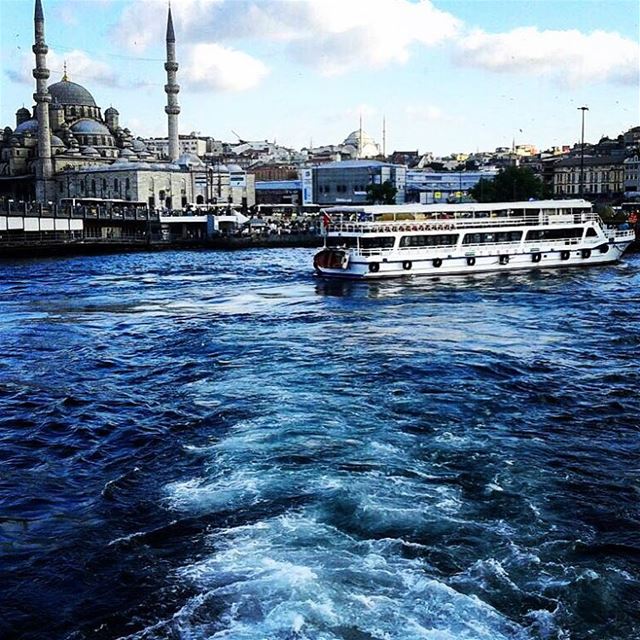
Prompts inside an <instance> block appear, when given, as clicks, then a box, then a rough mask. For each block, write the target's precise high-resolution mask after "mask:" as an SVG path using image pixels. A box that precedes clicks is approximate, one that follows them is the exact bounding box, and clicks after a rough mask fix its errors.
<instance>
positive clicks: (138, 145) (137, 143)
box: [131, 138, 147, 152]
mask: <svg viewBox="0 0 640 640" xmlns="http://www.w3.org/2000/svg"><path fill="white" fill-rule="evenodd" d="M131 146H132V147H133V150H134V151H136V152H140V151H146V150H147V145H146V144H145V143H144V140H141V139H140V138H136V139H135V140H134V141H133V142H132V143H131Z"/></svg>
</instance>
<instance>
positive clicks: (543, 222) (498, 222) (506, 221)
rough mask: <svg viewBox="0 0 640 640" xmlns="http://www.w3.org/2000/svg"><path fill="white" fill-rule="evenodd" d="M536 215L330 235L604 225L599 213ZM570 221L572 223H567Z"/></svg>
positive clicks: (352, 227)
mask: <svg viewBox="0 0 640 640" xmlns="http://www.w3.org/2000/svg"><path fill="white" fill-rule="evenodd" d="M557 217H558V218H559V219H554V218H555V216H553V215H546V214H545V215H535V216H524V217H518V218H515V217H514V218H512V217H507V216H500V217H494V218H489V217H487V218H442V219H431V220H402V221H397V220H396V221H393V220H392V221H377V220H376V221H366V222H354V221H346V220H337V221H333V222H331V223H330V224H329V226H328V228H327V231H328V232H329V233H357V234H363V233H401V232H417V231H429V232H430V231H450V230H453V229H469V228H483V227H526V226H529V227H531V226H558V225H563V224H564V225H566V224H585V223H586V222H592V221H595V222H600V217H599V216H598V214H596V213H580V214H573V215H571V216H569V215H563V216H557ZM567 218H569V219H567Z"/></svg>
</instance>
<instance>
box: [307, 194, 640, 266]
mask: <svg viewBox="0 0 640 640" xmlns="http://www.w3.org/2000/svg"><path fill="white" fill-rule="evenodd" d="M590 208H591V204H590V203H588V202H586V201H584V200H574V201H541V202H539V203H534V202H527V203H492V204H486V205H480V204H478V203H473V204H469V205H440V206H439V207H438V208H437V209H436V208H435V207H434V206H433V205H431V206H430V205H427V206H424V205H423V206H420V205H413V206H411V205H405V206H404V207H396V209H401V211H400V212H394V208H393V207H384V208H383V207H360V208H356V207H352V208H349V207H339V208H335V209H329V210H328V211H329V212H332V213H334V215H335V210H336V209H337V210H339V211H340V212H342V213H344V212H346V213H347V214H348V218H347V221H345V220H343V219H342V220H340V221H332V222H331V223H330V224H329V225H328V226H327V234H326V240H325V246H324V247H323V249H322V250H321V251H319V252H318V253H316V255H315V257H314V268H315V271H316V273H317V274H318V275H320V276H323V277H328V278H351V279H378V278H397V277H402V276H422V275H425V276H447V275H467V274H472V273H487V272H499V271H506V272H511V271H521V270H527V269H541V268H543V269H546V268H556V267H576V266H589V265H603V264H608V263H614V262H617V261H618V260H620V258H621V256H622V254H623V253H624V252H625V250H626V249H627V247H628V246H629V245H630V244H631V243H632V241H633V240H634V237H635V234H634V232H633V231H632V230H629V229H622V230H621V229H615V228H608V227H606V226H605V225H604V224H603V223H602V221H601V220H600V218H599V217H598V216H597V215H596V214H593V213H591V211H590ZM353 210H354V211H355V212H357V214H358V215H362V214H366V215H369V216H370V217H369V218H368V219H367V220H365V221H362V220H359V221H355V222H354V213H353ZM377 210H380V212H379V215H380V216H384V218H383V219H382V220H376V218H375V216H374V214H375V213H378V211H377ZM514 210H515V211H516V214H514ZM408 211H409V212H412V213H407V212H408ZM342 213H341V215H342ZM398 214H399V215H401V216H404V217H403V218H400V219H398V218H397V217H396V216H397V215H398ZM518 214H522V215H521V217H517V215H518ZM391 215H393V220H392V221H391V222H390V221H389V216H391ZM408 215H411V216H413V217H412V218H410V219H407V216H408ZM476 215H477V216H478V218H477V219H476V217H475V216H476ZM434 216H435V217H434ZM441 216H446V218H445V219H443V218H442V217H441ZM327 218H328V215H327Z"/></svg>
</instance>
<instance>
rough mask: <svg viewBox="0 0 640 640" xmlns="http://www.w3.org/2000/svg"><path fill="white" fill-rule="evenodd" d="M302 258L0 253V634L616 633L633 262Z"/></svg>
mask: <svg viewBox="0 0 640 640" xmlns="http://www.w3.org/2000/svg"><path fill="white" fill-rule="evenodd" d="M311 255H312V252H311V251H308V250H273V251H247V252H243V253H242V254H237V253H225V252H182V253H180V252H167V253H162V254H157V255H155V254H135V255H129V256H106V257H95V258H71V259H65V260H58V261H27V262H23V263H7V264H0V276H1V277H0V339H1V340H2V345H3V353H4V354H5V355H4V358H3V362H1V363H0V373H1V374H2V375H1V378H0V426H2V429H1V430H0V463H1V466H2V469H3V471H2V472H0V501H1V502H2V504H3V513H2V514H1V516H0V543H2V545H3V546H2V549H3V552H4V554H3V557H2V559H0V563H1V566H2V569H3V570H5V569H6V570H5V571H4V574H5V575H7V576H9V578H8V580H7V581H5V582H4V583H3V584H0V602H1V603H3V604H0V608H2V609H3V613H6V615H4V616H3V617H2V622H0V635H2V634H3V633H4V635H7V637H11V635H13V636H19V637H20V636H21V637H24V638H26V639H28V640H32V639H36V638H38V639H40V638H42V637H43V635H42V634H43V633H49V634H50V635H52V636H54V637H73V638H74V640H76V639H77V640H83V639H84V638H92V639H94V638H97V639H99V640H107V639H111V638H130V639H134V638H138V639H140V640H142V639H146V640H150V639H151V638H153V639H154V640H155V639H156V638H167V639H169V638H176V637H180V638H190V639H193V640H204V639H205V638H229V639H233V640H236V639H247V640H249V639H252V640H264V639H265V638H269V639H271V638H274V639H275V638H280V639H283V640H284V639H287V640H293V639H294V638H295V639H298V640H304V639H308V640H338V639H342V640H390V639H397V640H413V639H414V638H415V639H429V640H445V639H446V640H454V639H455V640H461V639H464V640H467V639H468V640H482V639H491V640H499V639H503V638H504V639H509V640H528V639H530V640H551V639H553V640H568V639H569V638H574V637H575V638H583V637H584V638H586V637H606V638H608V640H633V639H635V638H636V637H638V633H640V622H639V620H638V617H637V611H636V610H635V606H634V605H635V603H636V602H637V601H638V600H640V571H639V569H638V563H637V557H638V545H637V540H635V537H634V535H635V533H636V531H637V522H638V521H639V520H640V513H639V512H638V500H637V497H638V493H639V492H640V489H639V487H640V480H639V479H638V469H637V459H638V454H640V446H639V440H638V416H639V415H640V401H639V399H638V397H637V394H636V393H635V390H636V388H637V380H636V377H637V376H636V374H637V363H636V358H635V355H634V348H635V347H636V346H637V345H638V344H640V328H639V325H638V323H636V322H634V318H636V317H637V306H638V302H639V299H638V296H637V290H638V286H639V285H640V260H639V258H638V257H637V256H631V257H630V258H629V259H628V260H627V261H626V263H624V264H622V265H618V266H614V267H607V268H602V269H591V270H587V269H584V270H575V271H573V270H563V271H553V272H535V273H531V274H517V275H513V276H506V277H505V276H504V275H503V274H501V275H499V276H498V275H487V276H483V277H472V278H452V279H439V280H438V279H434V280H427V279H423V280H421V279H419V278H414V279H406V280H401V281H394V282H380V283H352V282H348V283H341V282H323V281H321V280H318V279H314V278H312V277H311V276H310V274H309V269H308V265H309V263H310V258H311ZM611 318H614V319H615V323H616V326H617V327H618V328H619V329H620V331H617V330H616V331H614V328H613V327H612V320H611ZM79 584H81V585H82V587H83V588H82V590H81V591H82V593H81V594H80V595H79V591H78V585H79ZM613 612H615V614H614V613H613ZM5 631H6V633H5ZM72 634H75V635H72Z"/></svg>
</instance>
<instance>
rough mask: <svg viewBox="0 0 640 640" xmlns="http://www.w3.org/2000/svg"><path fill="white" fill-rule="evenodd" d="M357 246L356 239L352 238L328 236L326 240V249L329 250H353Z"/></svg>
mask: <svg viewBox="0 0 640 640" xmlns="http://www.w3.org/2000/svg"><path fill="white" fill-rule="evenodd" d="M357 246H358V239H357V238H354V237H353V236H344V237H341V236H329V237H328V238H327V247H329V248H331V249H339V248H345V249H355V248H356V247H357Z"/></svg>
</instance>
